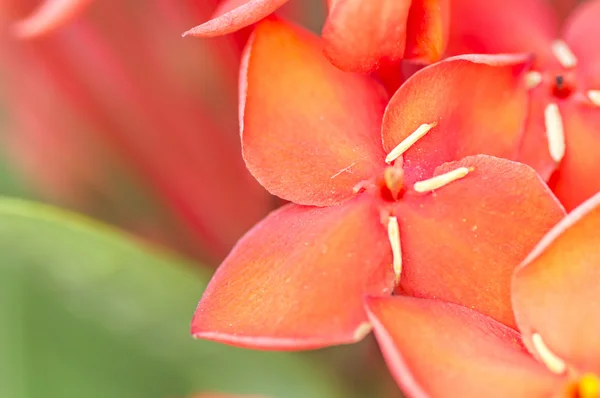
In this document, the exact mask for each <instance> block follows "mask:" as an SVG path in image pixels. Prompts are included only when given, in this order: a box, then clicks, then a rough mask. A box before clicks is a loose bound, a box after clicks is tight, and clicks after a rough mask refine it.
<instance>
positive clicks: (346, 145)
mask: <svg viewBox="0 0 600 398" xmlns="http://www.w3.org/2000/svg"><path fill="white" fill-rule="evenodd" d="M321 51H322V47H321V42H320V41H319V39H318V38H317V37H316V36H314V35H312V34H311V33H309V32H306V31H304V30H301V29H300V28H297V27H293V26H291V25H289V24H286V23H284V22H281V21H272V20H269V21H264V22H262V23H260V24H259V25H258V26H257V28H256V31H255V33H254V36H253V38H252V39H251V40H250V42H249V44H248V47H247V48H246V56H245V60H244V61H243V64H242V72H241V76H242V77H241V81H242V82H241V87H242V88H241V104H240V106H241V116H240V118H241V119H242V122H241V125H242V145H243V154H244V158H245V160H246V164H247V165H248V169H249V170H250V172H251V173H252V174H253V175H254V177H256V179H257V180H258V181H259V182H260V183H261V184H262V185H263V186H264V187H265V188H267V190H269V191H270V192H271V193H273V194H274V195H277V196H279V197H281V198H283V199H287V200H290V201H292V202H295V203H299V204H305V205H317V206H323V205H331V204H334V203H340V202H342V201H344V200H347V199H348V198H350V197H351V196H352V195H353V193H352V188H353V187H354V186H355V185H356V184H357V183H359V182H360V181H363V180H365V179H368V178H370V177H372V176H373V174H374V173H376V172H377V171H379V170H381V168H382V165H384V164H385V163H384V162H383V158H384V156H383V150H382V148H381V138H380V135H379V129H380V125H381V118H382V115H383V110H384V107H385V104H386V100H387V94H385V90H384V89H383V88H382V87H381V86H380V85H379V84H378V83H376V82H375V81H374V80H372V79H371V78H370V77H367V76H361V75H356V74H351V73H344V72H342V71H340V70H339V69H337V68H335V67H334V66H332V65H331V64H330V63H329V62H328V61H327V59H325V57H324V56H323V55H322V52H321Z"/></svg>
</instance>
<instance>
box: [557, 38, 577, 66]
mask: <svg viewBox="0 0 600 398" xmlns="http://www.w3.org/2000/svg"><path fill="white" fill-rule="evenodd" d="M552 53H553V54H554V56H555V57H556V59H557V60H558V62H559V63H560V64H561V65H562V66H563V68H565V69H571V68H574V67H575V66H577V57H576V56H575V54H573V51H571V48H570V47H569V45H568V44H567V43H565V42H564V41H563V40H555V41H554V42H553V43H552Z"/></svg>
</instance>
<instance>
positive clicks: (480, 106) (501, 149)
mask: <svg viewBox="0 0 600 398" xmlns="http://www.w3.org/2000/svg"><path fill="white" fill-rule="evenodd" d="M528 65H529V58H528V57H527V56H523V55H502V56H489V55H488V56H484V55H472V56H462V57H455V58H450V59H447V60H444V61H442V62H438V63H437V64H434V65H431V66H428V67H426V68H424V69H422V70H420V71H419V72H417V73H415V74H414V75H413V76H412V77H410V78H409V79H408V80H407V81H406V82H405V83H404V84H403V85H402V87H400V89H399V90H398V91H397V92H396V94H395V95H394V96H393V97H392V99H391V101H390V103H389V105H388V107H387V109H386V112H385V116H384V119H383V129H382V135H383V144H384V149H385V151H386V152H390V151H391V150H392V149H393V148H395V147H396V145H398V144H399V143H400V142H401V141H402V140H404V139H405V138H406V137H408V136H409V135H410V134H412V133H413V132H414V131H415V130H416V129H417V128H418V127H419V126H420V125H421V124H423V123H428V124H431V123H437V125H436V126H435V127H434V128H433V129H432V130H431V131H430V132H429V133H428V134H427V135H426V136H425V137H423V138H421V139H420V140H419V141H418V142H417V143H416V144H415V145H414V146H413V147H412V148H411V149H409V150H408V151H407V152H406V154H405V156H404V165H405V170H406V172H407V178H408V179H409V180H411V179H413V180H414V179H423V178H429V177H430V176H431V173H432V172H433V170H434V169H435V168H436V167H437V166H439V165H441V164H442V163H444V162H449V161H454V160H459V159H461V158H463V157H465V156H469V155H476V154H481V153H483V154H488V155H493V156H499V157H506V158H514V157H515V156H516V154H517V151H518V146H519V142H520V139H521V133H522V130H523V126H524V123H525V118H526V116H527V104H528V94H527V91H526V89H525V79H524V73H525V72H526V68H527V66H528Z"/></svg>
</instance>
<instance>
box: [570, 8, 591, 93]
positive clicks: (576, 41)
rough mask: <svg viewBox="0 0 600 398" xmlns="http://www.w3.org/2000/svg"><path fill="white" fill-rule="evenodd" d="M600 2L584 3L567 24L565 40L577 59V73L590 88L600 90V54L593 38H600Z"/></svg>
mask: <svg viewBox="0 0 600 398" xmlns="http://www.w3.org/2000/svg"><path fill="white" fill-rule="evenodd" d="M599 15H600V0H592V1H587V2H584V3H582V4H581V5H580V6H579V7H578V8H577V9H576V10H575V11H574V12H573V14H572V15H571V17H570V18H569V19H568V21H567V22H566V24H565V31H564V38H565V41H566V42H567V44H568V45H569V47H570V48H571V50H572V51H573V53H574V54H575V56H576V57H577V73H578V74H580V76H581V77H582V78H583V79H584V81H585V82H586V84H588V85H589V86H588V87H587V88H588V89H596V90H599V89H600V52H599V51H598V43H596V42H595V40H593V39H592V38H595V37H600V24H598V16H599Z"/></svg>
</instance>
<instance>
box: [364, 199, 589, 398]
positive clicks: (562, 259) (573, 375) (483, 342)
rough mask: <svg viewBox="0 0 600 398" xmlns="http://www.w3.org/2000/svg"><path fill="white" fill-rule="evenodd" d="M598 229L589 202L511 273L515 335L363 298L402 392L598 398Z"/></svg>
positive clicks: (447, 307) (436, 309)
mask: <svg viewBox="0 0 600 398" xmlns="http://www.w3.org/2000/svg"><path fill="white" fill-rule="evenodd" d="M599 230H600V194H597V195H595V196H594V197H593V198H592V199H590V200H588V201H587V202H586V203H585V204H583V205H581V206H580V207H579V208H578V209H576V210H575V211H573V212H572V213H571V214H569V216H567V217H566V218H565V219H563V220H562V221H561V222H560V223H559V224H558V225H557V226H555V227H554V229H552V230H551V231H550V232H549V233H548V234H547V235H546V236H545V237H544V238H543V239H542V241H541V242H540V243H539V244H538V245H537V247H536V248H535V249H534V250H533V252H532V253H531V254H530V255H529V257H528V258H527V259H526V260H525V262H524V264H523V265H522V266H520V267H519V268H518V269H517V270H516V272H515V275H514V278H513V283H512V302H513V306H514V312H515V316H516V319H517V324H518V329H519V330H520V333H518V332H517V331H516V330H514V329H512V328H509V327H507V326H505V325H503V324H501V323H499V322H497V321H495V320H493V319H491V318H489V317H487V316H485V315H482V314H480V313H479V312H477V311H474V310H472V309H470V308H465V307H462V306H458V305H455V304H450V303H445V302H443V301H438V300H430V299H418V298H411V297H393V298H369V299H367V306H368V309H369V313H370V318H371V321H372V322H373V325H374V328H375V334H376V336H377V338H378V340H379V344H380V346H381V349H382V350H383V353H384V356H385V357H386V361H387V363H388V366H389V368H390V370H391V372H392V374H393V375H394V377H395V378H396V380H397V382H398V384H399V385H400V386H401V387H402V388H403V389H404V391H405V393H407V394H408V395H409V396H411V397H438V396H447V395H448V391H452V394H453V395H455V396H460V397H524V398H530V397H549V396H561V397H563V396H564V397H579V398H582V397H590V398H591V397H598V396H599V395H600V378H599V376H600V362H599V361H598V358H600V334H598V330H600V316H599V313H600V312H599V301H598V297H600V284H598V280H599V279H600V249H599V247H600V246H599V243H600V240H599V239H598V231H599ZM480 288H482V289H484V288H485V287H484V286H480ZM406 325H410V327H406ZM521 340H522V342H523V343H524V345H523V343H522V342H521Z"/></svg>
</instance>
